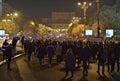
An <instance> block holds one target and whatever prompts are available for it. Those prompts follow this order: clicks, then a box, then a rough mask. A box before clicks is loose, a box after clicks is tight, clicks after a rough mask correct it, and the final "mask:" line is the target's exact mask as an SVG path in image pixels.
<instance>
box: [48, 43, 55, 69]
mask: <svg viewBox="0 0 120 81" xmlns="http://www.w3.org/2000/svg"><path fill="white" fill-rule="evenodd" d="M46 52H47V55H48V60H49V64H48V66H49V67H51V64H52V58H53V56H54V54H55V49H54V46H53V45H52V43H51V42H49V45H48V46H47V49H46Z"/></svg>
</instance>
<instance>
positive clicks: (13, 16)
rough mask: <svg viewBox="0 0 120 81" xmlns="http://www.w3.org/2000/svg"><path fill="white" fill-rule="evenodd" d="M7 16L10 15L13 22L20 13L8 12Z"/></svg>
mask: <svg viewBox="0 0 120 81" xmlns="http://www.w3.org/2000/svg"><path fill="white" fill-rule="evenodd" d="M6 16H7V17H10V18H11V20H12V22H13V21H14V18H15V17H18V13H17V12H14V13H10V14H6Z"/></svg>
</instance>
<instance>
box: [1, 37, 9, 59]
mask: <svg viewBox="0 0 120 81" xmlns="http://www.w3.org/2000/svg"><path fill="white" fill-rule="evenodd" d="M8 46H9V43H8V40H7V39H5V41H4V42H3V44H2V48H1V50H2V52H3V60H5V56H6V55H5V51H6V49H7V48H8Z"/></svg>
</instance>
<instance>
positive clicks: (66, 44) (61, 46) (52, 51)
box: [3, 36, 120, 77]
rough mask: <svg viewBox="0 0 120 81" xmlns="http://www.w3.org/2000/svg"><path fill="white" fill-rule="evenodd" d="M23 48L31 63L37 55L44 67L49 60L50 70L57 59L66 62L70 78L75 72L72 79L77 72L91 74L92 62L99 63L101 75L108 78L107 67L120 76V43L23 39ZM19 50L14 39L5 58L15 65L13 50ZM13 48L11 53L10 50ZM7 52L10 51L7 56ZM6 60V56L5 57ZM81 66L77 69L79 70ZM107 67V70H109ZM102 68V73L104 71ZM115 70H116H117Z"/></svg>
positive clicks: (5, 44) (4, 48)
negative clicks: (105, 74)
mask: <svg viewBox="0 0 120 81" xmlns="http://www.w3.org/2000/svg"><path fill="white" fill-rule="evenodd" d="M21 44H22V48H23V50H24V53H25V54H26V56H27V58H28V61H31V58H32V56H33V55H35V56H37V58H38V60H39V63H40V65H41V66H42V65H43V64H44V61H43V60H44V58H45V57H47V58H48V66H49V67H51V66H52V63H53V60H52V59H53V57H56V63H57V64H60V63H61V62H63V61H64V63H65V69H66V71H65V72H66V74H65V77H66V76H68V73H69V72H71V77H73V76H74V71H75V69H76V68H82V70H83V71H82V72H83V74H84V75H87V74H88V72H89V65H90V63H91V61H95V62H96V61H97V65H98V69H97V71H96V72H97V73H100V72H102V74H104V72H105V70H106V69H105V67H107V71H108V72H111V73H112V72H114V71H117V72H119V71H120V70H119V58H120V52H119V49H120V42H117V43H116V42H114V41H104V42H99V43H98V42H95V41H89V40H88V41H83V40H65V41H63V42H60V41H58V40H56V39H39V40H38V39H25V37H24V36H23V37H22V38H21ZM4 46H5V47H4ZM11 46H12V48H11V49H12V50H13V49H15V47H16V40H15V39H13V42H12V44H11V45H9V44H7V40H5V42H4V43H3V54H4V53H6V54H7V55H8V58H10V59H9V60H10V61H11V50H10V47H11ZM8 47H9V49H7V48H8ZM5 50H7V51H9V52H6V51H5ZM3 58H4V56H3ZM10 61H8V69H9V68H10V65H9V64H10V63H9V62H10ZM75 65H77V66H75ZM105 65H106V66H105ZM101 66H102V71H101V70H100V67H101ZM115 66H117V67H116V69H115Z"/></svg>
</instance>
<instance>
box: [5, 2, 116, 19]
mask: <svg viewBox="0 0 120 81" xmlns="http://www.w3.org/2000/svg"><path fill="white" fill-rule="evenodd" d="M4 1H5V2H7V3H8V4H10V5H11V6H12V7H14V8H16V9H18V10H20V11H22V13H23V14H24V15H26V16H29V17H33V18H43V17H50V16H51V12H53V11H75V12H78V11H79V8H78V6H77V2H80V1H85V0H4ZM86 1H93V0H86ZM115 1H116V0H101V4H102V5H113V4H115Z"/></svg>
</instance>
